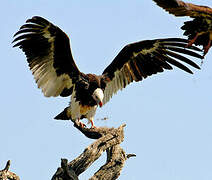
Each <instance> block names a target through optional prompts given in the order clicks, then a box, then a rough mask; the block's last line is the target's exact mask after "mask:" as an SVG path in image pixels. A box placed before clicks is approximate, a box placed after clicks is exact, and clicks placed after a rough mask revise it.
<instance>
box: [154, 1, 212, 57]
mask: <svg viewBox="0 0 212 180" xmlns="http://www.w3.org/2000/svg"><path fill="white" fill-rule="evenodd" d="M153 1H154V2H156V4H157V5H158V6H160V7H162V8H163V9H165V10H166V11H168V12H169V13H170V14H173V15H175V16H190V17H191V18H193V20H191V21H186V22H184V25H183V26H182V27H181V29H182V30H184V35H185V36H188V39H189V43H188V44H187V46H191V45H192V44H195V45H202V46H203V49H204V55H206V54H207V52H208V51H209V49H210V47H211V45H212V43H211V41H212V8H210V7H207V6H200V5H195V4H192V3H185V2H183V1H180V0H153Z"/></svg>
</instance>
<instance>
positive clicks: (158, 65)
mask: <svg viewBox="0 0 212 180" xmlns="http://www.w3.org/2000/svg"><path fill="white" fill-rule="evenodd" d="M187 43H188V41H187V40H185V39H180V38H167V39H156V40H146V41H140V42H136V43H132V44H129V45H127V46H125V47H124V48H123V49H122V50H121V51H120V53H119V54H118V55H117V56H116V57H115V59H114V60H113V61H112V63H111V64H110V65H109V66H108V67H107V68H106V69H105V70H104V72H103V74H102V76H103V79H104V81H105V82H106V86H105V90H104V99H103V104H105V103H107V102H108V101H109V100H110V98H111V97H112V95H113V94H115V93H116V92H117V91H118V90H121V89H123V88H125V87H126V86H127V85H128V84H130V83H131V82H133V81H136V82H137V81H141V80H142V79H144V78H147V77H148V76H151V75H152V74H156V73H158V72H163V71H164V69H168V70H170V69H172V66H171V65H174V66H176V67H178V68H180V69H182V70H184V71H186V72H188V73H192V71H191V70H190V69H189V68H188V67H186V66H185V65H183V64H182V63H181V62H183V63H186V64H188V65H190V66H193V67H194V68H197V69H200V67H199V66H198V65H197V64H195V63H194V62H193V61H191V60H190V59H188V58H187V57H185V56H183V55H181V54H184V55H189V56H193V57H196V58H200V59H203V56H201V55H200V54H198V53H197V52H199V51H201V50H200V49H198V48H197V47H195V46H191V47H187V48H185V46H186V44H187ZM180 61H181V62H180Z"/></svg>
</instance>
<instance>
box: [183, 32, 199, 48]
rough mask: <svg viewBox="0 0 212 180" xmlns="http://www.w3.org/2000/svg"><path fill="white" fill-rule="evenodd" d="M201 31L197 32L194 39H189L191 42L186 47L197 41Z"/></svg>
mask: <svg viewBox="0 0 212 180" xmlns="http://www.w3.org/2000/svg"><path fill="white" fill-rule="evenodd" d="M199 35H200V34H199V33H197V34H196V36H195V37H194V38H193V39H191V40H189V42H188V44H187V45H186V47H191V46H192V45H193V44H194V43H195V41H196V40H197V38H198V37H199Z"/></svg>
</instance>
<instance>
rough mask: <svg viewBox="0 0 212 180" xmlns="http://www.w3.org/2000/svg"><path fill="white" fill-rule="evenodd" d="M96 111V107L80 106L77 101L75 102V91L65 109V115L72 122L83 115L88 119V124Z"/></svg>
mask: <svg viewBox="0 0 212 180" xmlns="http://www.w3.org/2000/svg"><path fill="white" fill-rule="evenodd" d="M96 109H97V105H95V106H87V105H85V106H82V105H80V103H79V101H77V100H76V97H75V91H73V93H72V96H71V102H70V106H69V107H68V109H67V115H68V116H70V117H71V119H72V120H79V119H80V118H81V116H82V115H83V116H85V117H86V118H87V119H88V123H90V122H91V121H93V119H94V116H95V114H96Z"/></svg>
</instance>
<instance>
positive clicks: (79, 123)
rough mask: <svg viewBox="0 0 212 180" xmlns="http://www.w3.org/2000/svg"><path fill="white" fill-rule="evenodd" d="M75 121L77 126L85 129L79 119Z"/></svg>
mask: <svg viewBox="0 0 212 180" xmlns="http://www.w3.org/2000/svg"><path fill="white" fill-rule="evenodd" d="M76 121H77V124H78V125H79V126H80V127H81V128H84V127H86V125H85V124H84V123H82V122H81V121H80V118H77V120H76Z"/></svg>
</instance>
